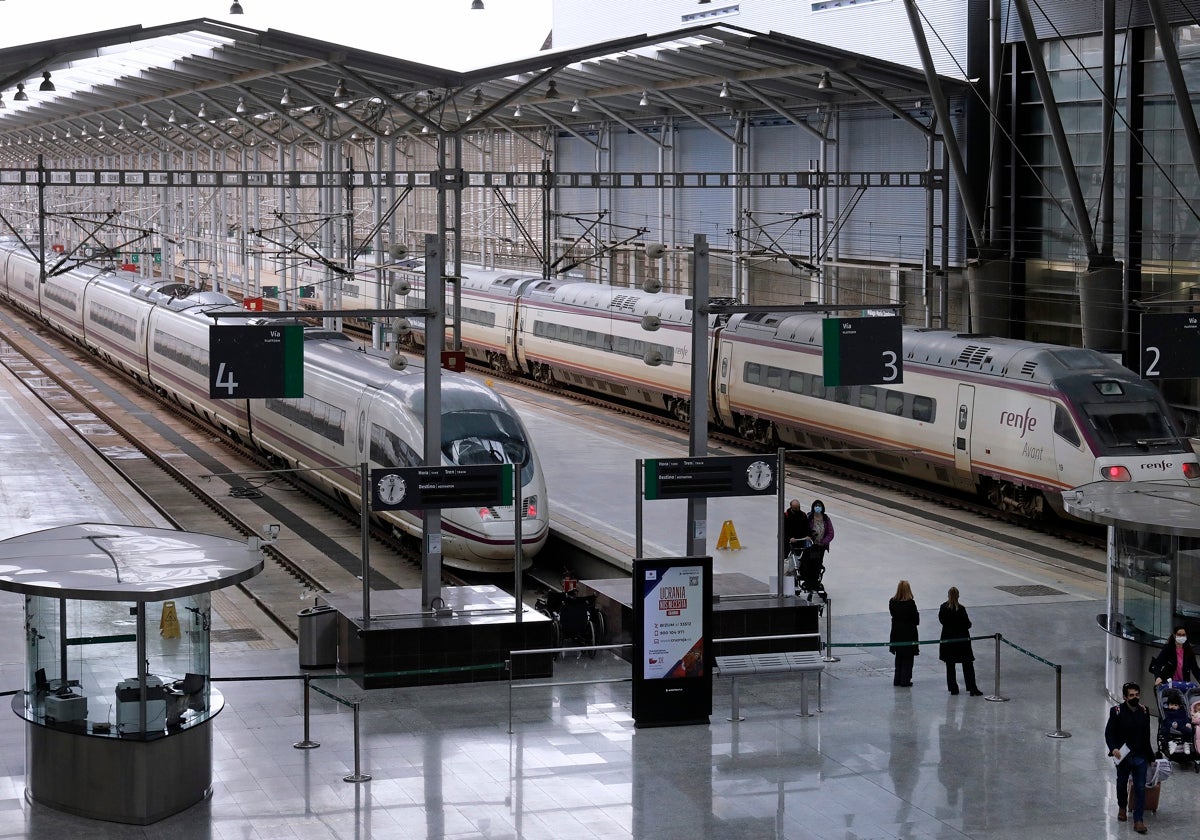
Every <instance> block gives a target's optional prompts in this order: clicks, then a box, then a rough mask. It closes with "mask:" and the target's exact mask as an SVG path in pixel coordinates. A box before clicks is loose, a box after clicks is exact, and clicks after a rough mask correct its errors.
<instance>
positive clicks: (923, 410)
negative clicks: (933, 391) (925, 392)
mask: <svg viewBox="0 0 1200 840" xmlns="http://www.w3.org/2000/svg"><path fill="white" fill-rule="evenodd" d="M935 405H936V403H935V402H934V399H933V397H921V396H915V395H914V396H913V407H912V416H913V419H914V420H920V421H921V422H922V423H932V422H933V415H934V406H935Z"/></svg>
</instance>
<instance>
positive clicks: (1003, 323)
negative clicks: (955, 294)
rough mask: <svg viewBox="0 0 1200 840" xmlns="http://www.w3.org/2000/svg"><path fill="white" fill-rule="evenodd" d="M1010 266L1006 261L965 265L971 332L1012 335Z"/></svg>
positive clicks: (1003, 335) (1005, 336) (977, 261)
mask: <svg viewBox="0 0 1200 840" xmlns="http://www.w3.org/2000/svg"><path fill="white" fill-rule="evenodd" d="M1010 265H1011V264H1010V263H1009V262H1008V261H1006V260H974V261H972V262H971V264H970V265H969V266H967V295H968V303H969V305H970V312H971V320H970V327H971V332H973V333H980V334H982V335H994V336H998V337H1001V338H1007V337H1008V336H1010V335H1011V334H1012V332H1011V319H1010V317H1009V303H1010V300H1011V298H1012V277H1011V276H1010V274H1009V271H1010Z"/></svg>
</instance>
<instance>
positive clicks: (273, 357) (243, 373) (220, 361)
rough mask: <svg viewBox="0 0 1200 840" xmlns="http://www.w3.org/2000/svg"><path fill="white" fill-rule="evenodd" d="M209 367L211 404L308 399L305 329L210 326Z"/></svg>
mask: <svg viewBox="0 0 1200 840" xmlns="http://www.w3.org/2000/svg"><path fill="white" fill-rule="evenodd" d="M208 365H209V368H208V395H209V397H211V398H212V399H215V400H216V399H225V400H245V399H262V398H266V397H278V398H289V397H303V396H304V327H303V326H301V325H299V324H284V325H279V326H274V325H268V326H246V325H238V326H227V327H222V326H212V327H209V329H208Z"/></svg>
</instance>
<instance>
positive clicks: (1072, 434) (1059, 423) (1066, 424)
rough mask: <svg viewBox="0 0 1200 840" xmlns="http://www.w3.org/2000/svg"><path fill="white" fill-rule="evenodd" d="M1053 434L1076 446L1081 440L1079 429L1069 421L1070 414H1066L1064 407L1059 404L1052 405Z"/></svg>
mask: <svg viewBox="0 0 1200 840" xmlns="http://www.w3.org/2000/svg"><path fill="white" fill-rule="evenodd" d="M1054 434H1056V435H1058V436H1059V437H1060V438H1062V439H1063V440H1065V441H1066V442H1067V443H1069V444H1071V445H1072V446H1076V447H1077V446H1079V444H1080V442H1081V441H1080V438H1079V431H1078V430H1077V429H1076V428H1075V424H1074V423H1073V422H1072V421H1071V415H1069V414H1067V411H1066V409H1065V408H1063V407H1062V406H1061V405H1056V406H1054Z"/></svg>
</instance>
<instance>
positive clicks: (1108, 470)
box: [1100, 465, 1133, 481]
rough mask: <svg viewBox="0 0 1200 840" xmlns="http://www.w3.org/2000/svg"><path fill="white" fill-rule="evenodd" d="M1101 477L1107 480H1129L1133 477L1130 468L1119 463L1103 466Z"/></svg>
mask: <svg viewBox="0 0 1200 840" xmlns="http://www.w3.org/2000/svg"><path fill="white" fill-rule="evenodd" d="M1100 477H1101V478H1103V479H1104V480H1105V481H1129V480H1131V479H1132V478H1133V476H1131V475H1130V474H1129V470H1128V469H1126V468H1125V467H1122V466H1119V465H1116V466H1109V467H1101V468H1100Z"/></svg>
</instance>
